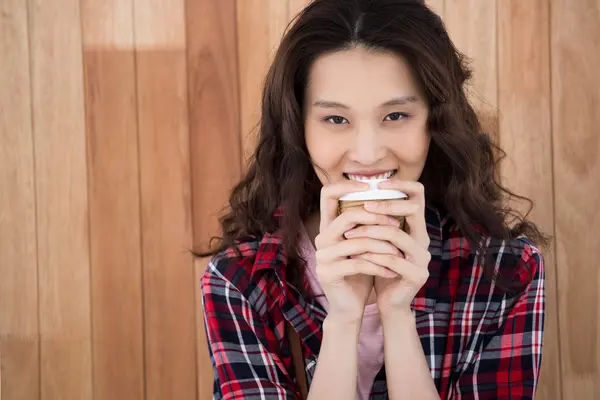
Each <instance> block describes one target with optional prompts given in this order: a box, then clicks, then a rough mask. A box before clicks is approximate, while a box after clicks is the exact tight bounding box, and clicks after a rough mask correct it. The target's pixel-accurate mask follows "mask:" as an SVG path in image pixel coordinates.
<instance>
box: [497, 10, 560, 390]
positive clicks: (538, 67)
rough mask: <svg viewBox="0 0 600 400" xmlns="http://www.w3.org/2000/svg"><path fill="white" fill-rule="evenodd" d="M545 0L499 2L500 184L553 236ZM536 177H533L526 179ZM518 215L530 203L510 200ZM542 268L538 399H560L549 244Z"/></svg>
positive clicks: (552, 259)
mask: <svg viewBox="0 0 600 400" xmlns="http://www.w3.org/2000/svg"><path fill="white" fill-rule="evenodd" d="M549 18H550V7H549V1H548V0H531V1H527V2H523V1H519V0H509V1H502V2H499V3H498V63H499V65H498V76H499V80H498V82H499V111H500V131H499V133H500V144H501V146H502V148H503V149H504V150H505V151H506V153H507V154H508V157H507V159H506V160H505V161H504V162H503V164H502V176H503V181H504V183H505V184H506V185H507V186H508V187H509V188H510V189H511V190H512V191H514V192H516V193H518V194H520V195H523V196H526V197H529V198H530V199H532V200H533V202H534V203H535V206H534V208H533V211H532V213H531V216H530V218H531V220H533V221H534V222H535V223H536V224H537V225H538V227H539V228H540V229H541V230H542V231H544V232H545V233H547V234H549V235H552V236H554V202H553V186H552V185H553V177H552V131H551V90H550V31H549V23H548V22H549ZM532 177H535V179H531V178H532ZM512 206H515V207H517V208H518V209H519V210H520V211H521V212H522V213H525V212H527V211H528V209H529V205H528V204H526V203H522V202H515V203H513V204H512ZM542 251H543V255H544V259H545V267H546V321H545V327H544V333H545V335H544V347H543V357H542V359H543V367H542V370H541V371H542V372H541V377H540V384H539V388H538V392H537V393H538V396H537V398H539V399H547V400H550V399H552V400H554V399H561V386H560V376H561V374H560V350H559V345H558V343H559V340H558V339H559V338H558V325H557V324H558V319H557V291H556V262H555V254H554V251H555V249H554V244H552V246H551V247H550V248H548V249H542Z"/></svg>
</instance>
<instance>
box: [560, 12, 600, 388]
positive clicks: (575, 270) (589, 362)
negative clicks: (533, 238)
mask: <svg viewBox="0 0 600 400" xmlns="http://www.w3.org/2000/svg"><path fill="white" fill-rule="evenodd" d="M551 19H552V24H551V27H552V28H551V29H552V122H553V131H552V134H553V138H554V172H555V202H556V211H555V219H556V240H557V265H558V266H559V267H558V278H559V279H558V282H559V287H558V289H559V293H560V297H559V318H560V322H559V324H560V327H561V331H560V342H561V343H560V344H561V350H562V352H561V354H562V357H561V361H562V375H563V398H565V399H597V398H600V296H599V294H598V287H599V286H600V270H599V269H598V265H597V264H598V262H597V256H596V254H597V250H598V248H600V228H598V226H600V214H598V212H597V207H598V206H597V205H598V202H599V201H600V185H599V184H598V176H600V136H599V135H598V127H599V126H600V114H598V110H599V109H600V69H599V68H598V65H600V41H598V38H600V0H582V1H576V2H573V1H568V0H554V1H553V2H552V7H551Z"/></svg>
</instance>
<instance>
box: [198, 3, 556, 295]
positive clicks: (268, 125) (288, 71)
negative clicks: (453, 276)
mask: <svg viewBox="0 0 600 400" xmlns="http://www.w3.org/2000/svg"><path fill="white" fill-rule="evenodd" d="M356 46H363V47H364V48H366V49H369V50H372V51H377V52H386V53H390V54H398V55H401V56H402V57H404V58H405V59H406V60H407V61H408V63H409V65H410V66H411V68H412V70H413V71H414V73H415V76H416V77H417V79H418V81H419V84H420V86H421V87H422V88H423V92H424V94H425V96H426V98H427V102H428V104H429V107H430V110H429V111H430V112H429V119H428V129H429V132H430V134H431V137H432V140H431V145H430V150H429V153H428V158H427V161H426V163H425V168H424V171H423V174H422V176H421V178H420V181H421V182H422V183H423V185H424V186H425V196H426V198H427V202H428V203H429V204H431V205H433V206H436V207H441V208H443V209H444V210H446V211H447V212H448V213H449V214H450V215H451V216H452V218H453V219H454V221H455V224H456V225H457V227H458V228H459V229H460V231H461V232H462V233H463V234H464V235H465V236H466V237H467V239H468V241H469V243H470V245H471V248H473V249H475V250H476V254H478V256H479V257H482V258H481V261H482V262H483V263H484V264H485V265H486V267H485V270H486V273H488V274H491V275H493V270H494V265H493V263H492V262H491V260H486V257H485V254H484V253H485V252H484V251H482V250H483V249H482V247H481V238H482V235H489V236H491V237H495V238H499V239H506V240H512V239H514V238H515V237H517V236H519V235H521V234H524V235H526V236H527V237H528V238H530V239H531V240H532V241H533V242H535V243H538V244H546V243H547V240H548V238H547V237H546V236H544V235H543V234H542V233H541V232H540V231H539V230H538V228H537V227H536V226H535V224H533V223H532V222H529V221H527V220H526V219H525V218H526V216H525V217H522V216H521V215H520V214H518V213H517V212H516V211H515V210H513V209H511V208H509V207H508V203H507V199H508V198H510V197H513V198H517V199H520V200H525V201H527V202H529V203H530V205H532V203H531V201H530V200H528V199H526V198H524V197H521V196H517V195H515V194H514V193H512V192H510V191H509V190H507V189H506V188H504V187H503V186H502V185H501V183H500V179H499V176H498V168H497V164H498V162H499V161H500V160H501V159H502V158H503V157H504V156H505V153H504V152H502V150H500V149H499V148H497V147H496V146H495V145H494V144H493V142H492V140H491V138H490V135H489V134H488V133H485V132H482V127H481V124H480V120H479V118H478V116H477V114H476V112H475V110H474V109H473V107H472V106H471V105H470V104H469V101H468V99H467V96H466V93H465V85H466V84H467V82H468V80H469V78H470V77H471V71H470V69H469V67H468V65H467V60H466V58H465V57H464V56H463V55H462V54H461V53H460V52H459V51H458V50H457V49H456V48H455V46H454V44H453V43H452V41H451V40H450V38H449V37H448V33H447V32H446V29H445V27H444V24H443V22H442V21H441V19H440V18H439V17H438V15H436V14H435V13H434V12H432V11H431V10H430V9H429V8H427V6H425V5H424V4H423V2H421V1H416V0H314V1H313V2H312V3H310V4H309V5H308V6H307V7H306V8H305V9H304V10H303V11H302V12H301V13H300V14H299V15H298V16H297V17H296V18H295V19H294V20H293V21H292V22H291V24H290V26H289V27H288V30H287V32H286V34H285V36H284V37H283V40H282V42H281V44H280V46H279V48H278V51H277V53H276V55H275V59H274V62H273V64H272V65H271V67H270V69H269V72H268V74H267V77H266V81H265V85H264V91H263V96H262V118H261V122H260V125H259V135H258V145H257V147H256V150H255V153H254V155H253V157H252V159H251V162H250V165H249V168H248V169H247V173H246V175H245V176H244V177H243V179H242V180H241V181H240V182H239V183H238V184H237V185H236V186H235V188H234V189H233V191H232V193H231V196H230V199H229V209H228V211H227V213H226V214H225V215H224V216H223V217H222V218H221V219H220V224H221V228H222V235H223V236H222V237H221V238H219V239H220V244H219V246H218V247H217V248H214V249H212V250H210V251H206V252H197V253H194V254H195V255H197V256H201V257H202V256H204V257H205V256H209V255H213V254H216V253H218V252H220V251H222V250H224V249H226V248H229V247H233V248H235V244H236V242H237V241H243V240H246V239H250V238H257V237H258V238H260V237H261V236H262V235H264V234H265V233H272V232H274V231H276V230H280V232H281V235H282V237H283V243H284V248H285V252H286V255H287V256H288V261H289V263H288V268H289V270H288V273H290V274H292V275H293V276H294V278H293V281H294V282H296V283H297V282H298V278H299V276H303V275H302V272H301V270H302V269H301V268H299V266H300V265H301V262H302V260H301V259H300V258H299V255H298V252H297V242H298V238H299V227H300V226H301V224H302V221H303V220H305V219H306V218H307V217H308V215H309V214H310V213H311V212H314V211H316V210H318V209H319V195H320V189H321V187H322V185H321V183H320V181H319V179H318V178H317V175H316V174H315V172H314V169H313V165H312V163H311V159H310V156H309V153H308V150H307V148H306V143H305V138H304V121H303V115H304V113H303V103H304V95H305V89H306V86H307V77H308V75H309V70H310V68H311V65H312V64H313V63H314V61H315V60H316V59H317V58H318V57H319V56H321V55H324V54H327V53H332V52H336V51H341V50H346V49H351V48H354V47H356ZM279 208H281V209H282V210H283V212H282V216H281V217H280V218H278V217H276V216H275V212H276V210H278V209H279ZM530 210H531V207H530ZM508 217H512V218H513V219H516V221H517V223H516V224H514V225H513V226H512V227H509V225H508V224H507V219H508ZM477 227H480V228H482V229H478V228H477ZM482 230H483V231H484V232H482ZM213 239H214V238H213ZM503 268H512V267H510V266H503ZM300 286H301V285H300Z"/></svg>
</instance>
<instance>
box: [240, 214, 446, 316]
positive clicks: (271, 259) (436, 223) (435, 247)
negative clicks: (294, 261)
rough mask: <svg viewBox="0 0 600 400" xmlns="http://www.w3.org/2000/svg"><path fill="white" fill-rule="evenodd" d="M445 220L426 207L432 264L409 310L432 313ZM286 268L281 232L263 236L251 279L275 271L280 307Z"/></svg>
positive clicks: (442, 215)
mask: <svg viewBox="0 0 600 400" xmlns="http://www.w3.org/2000/svg"><path fill="white" fill-rule="evenodd" d="M281 215H282V211H281V209H278V210H277V211H276V213H275V216H276V217H279V216H281ZM447 221H448V215H447V213H445V212H442V211H441V210H440V209H438V208H435V207H433V206H431V205H427V207H426V209H425V222H426V224H427V233H428V234H429V239H430V244H429V252H430V253H431V261H430V262H429V278H428V279H427V282H425V284H424V285H423V287H422V288H421V289H420V290H419V292H418V293H417V294H416V296H415V298H414V299H413V304H412V308H413V309H414V310H416V311H423V312H426V313H432V312H433V311H434V310H435V304H436V301H437V297H438V289H439V285H440V280H441V274H442V252H443V250H444V249H443V243H444V241H443V240H444V238H443V236H442V231H443V228H444V225H445V224H446V222H447ZM286 265H287V256H286V254H285V252H284V250H283V239H282V237H281V235H280V232H279V231H276V232H274V233H266V234H265V235H263V237H262V239H261V241H260V243H259V245H258V249H257V252H256V257H255V259H254V265H253V267H252V272H251V274H252V276H254V275H255V274H257V273H259V272H261V271H265V270H272V271H274V273H275V276H276V278H277V279H278V281H279V282H278V283H279V286H280V287H281V290H282V296H281V299H280V302H281V303H282V304H283V302H284V301H285V299H286V298H287V285H284V284H283V283H284V282H286V268H285V266H286Z"/></svg>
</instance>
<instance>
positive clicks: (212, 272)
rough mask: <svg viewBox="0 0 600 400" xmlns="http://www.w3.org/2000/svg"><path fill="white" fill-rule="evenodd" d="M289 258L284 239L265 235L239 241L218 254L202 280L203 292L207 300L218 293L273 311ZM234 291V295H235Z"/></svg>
mask: <svg viewBox="0 0 600 400" xmlns="http://www.w3.org/2000/svg"><path fill="white" fill-rule="evenodd" d="M285 265H286V258H285V255H284V253H283V250H282V243H281V239H280V238H279V237H278V236H277V235H273V234H265V235H264V236H262V237H253V238H248V239H245V240H241V241H238V242H237V243H236V245H235V246H231V247H229V248H227V249H225V250H223V251H221V252H219V253H217V254H215V255H214V256H213V257H212V258H211V259H210V260H209V262H208V266H207V268H206V270H205V271H204V273H203V274H202V277H201V282H200V285H201V289H202V292H203V296H204V297H205V299H206V298H207V297H209V295H210V294H211V293H215V292H219V293H220V295H221V296H224V297H228V298H229V297H233V296H236V297H241V298H242V299H243V300H244V301H248V302H249V303H250V304H251V305H252V306H253V308H254V309H255V310H256V311H257V312H259V314H264V313H265V312H267V311H268V310H269V309H271V308H272V306H273V305H274V304H271V303H273V299H274V298H275V297H274V296H267V295H268V294H270V295H273V294H275V293H277V292H278V291H279V290H280V288H279V285H278V283H279V280H278V278H277V277H278V275H279V272H280V271H283V270H285V268H284V267H285ZM232 292H233V293H232Z"/></svg>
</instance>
